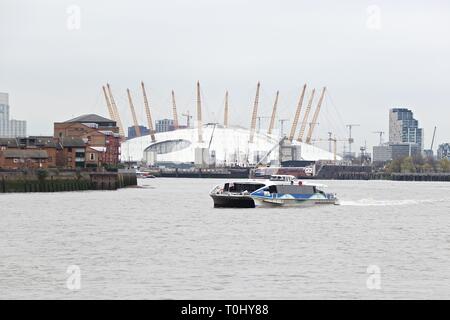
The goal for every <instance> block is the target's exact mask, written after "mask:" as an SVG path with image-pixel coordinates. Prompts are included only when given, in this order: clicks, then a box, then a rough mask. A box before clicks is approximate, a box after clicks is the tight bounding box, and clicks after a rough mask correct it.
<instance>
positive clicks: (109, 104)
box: [102, 86, 116, 121]
mask: <svg viewBox="0 0 450 320" xmlns="http://www.w3.org/2000/svg"><path fill="white" fill-rule="evenodd" d="M102 89H103V94H104V95H105V100H106V106H107V108H108V113H109V117H110V118H111V120H114V121H116V116H115V115H114V110H113V108H112V106H111V101H110V100H109V97H108V94H107V93H106V88H105V86H102Z"/></svg>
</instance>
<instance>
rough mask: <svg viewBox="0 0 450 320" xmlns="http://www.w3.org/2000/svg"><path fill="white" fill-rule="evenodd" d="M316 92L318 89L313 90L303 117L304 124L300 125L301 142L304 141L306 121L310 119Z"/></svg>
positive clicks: (299, 136) (299, 139) (299, 137)
mask: <svg viewBox="0 0 450 320" xmlns="http://www.w3.org/2000/svg"><path fill="white" fill-rule="evenodd" d="M315 93H316V89H313V91H312V92H311V96H310V97H309V101H308V106H307V107H306V111H305V116H304V117H303V121H302V126H301V127H300V133H299V135H298V139H297V140H298V141H300V142H303V135H304V134H305V130H306V123H307V121H308V117H309V112H310V111H311V107H312V103H313V100H314V94H315Z"/></svg>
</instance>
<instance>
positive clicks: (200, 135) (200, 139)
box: [197, 81, 203, 143]
mask: <svg viewBox="0 0 450 320" xmlns="http://www.w3.org/2000/svg"><path fill="white" fill-rule="evenodd" d="M197 125H198V142H199V143H203V132H202V129H203V128H202V100H201V97H200V82H199V81H197Z"/></svg>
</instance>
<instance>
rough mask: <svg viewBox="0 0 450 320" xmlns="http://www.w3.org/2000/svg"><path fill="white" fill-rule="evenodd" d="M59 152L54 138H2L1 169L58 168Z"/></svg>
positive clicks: (0, 143) (0, 142) (0, 146)
mask: <svg viewBox="0 0 450 320" xmlns="http://www.w3.org/2000/svg"><path fill="white" fill-rule="evenodd" d="M59 150H60V148H59V144H58V143H57V142H56V141H55V140H54V139H53V137H35V136H32V137H25V138H1V139H0V168H2V169H10V170H15V169H25V168H26V169H36V168H50V167H56V162H57V158H58V153H59Z"/></svg>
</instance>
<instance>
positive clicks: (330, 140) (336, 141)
mask: <svg viewBox="0 0 450 320" xmlns="http://www.w3.org/2000/svg"><path fill="white" fill-rule="evenodd" d="M311 141H312V142H315V141H317V142H320V141H328V143H329V144H330V145H331V142H333V159H334V161H335V162H336V161H337V143H338V141H343V142H345V141H347V139H337V138H336V137H334V138H332V134H331V132H328V139H314V140H311Z"/></svg>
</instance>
